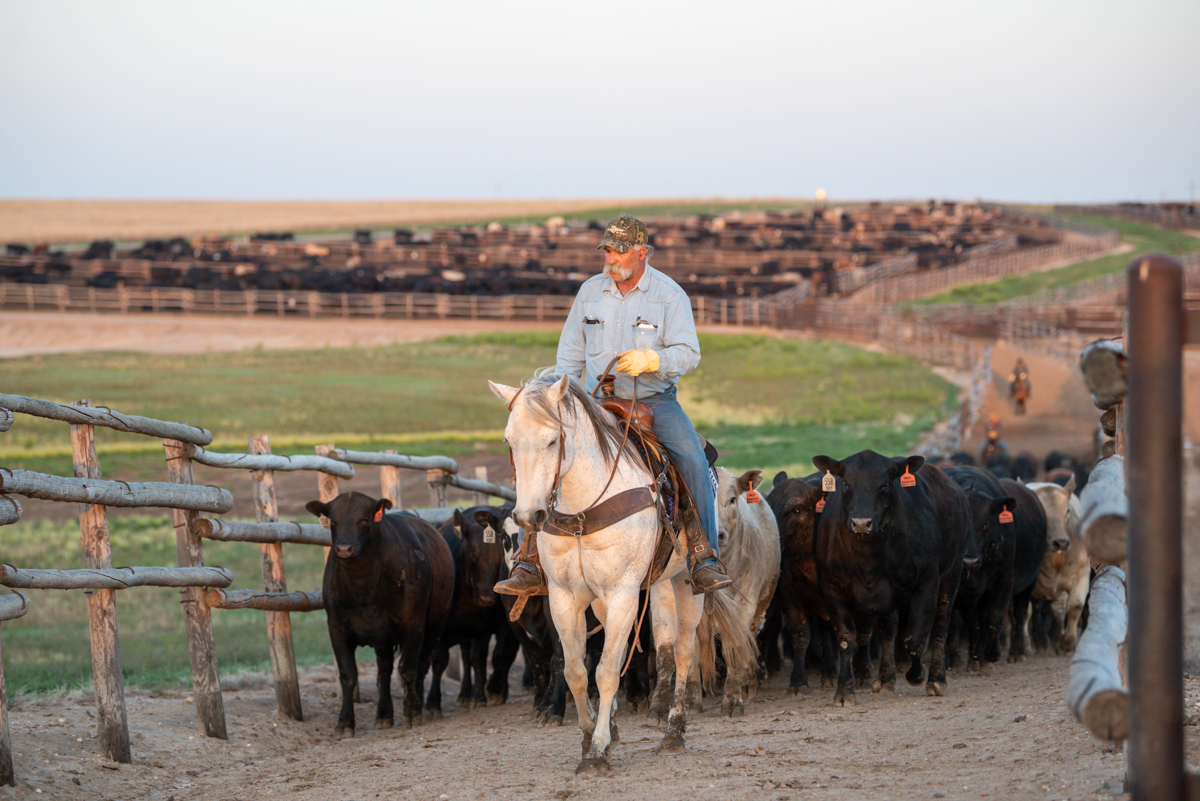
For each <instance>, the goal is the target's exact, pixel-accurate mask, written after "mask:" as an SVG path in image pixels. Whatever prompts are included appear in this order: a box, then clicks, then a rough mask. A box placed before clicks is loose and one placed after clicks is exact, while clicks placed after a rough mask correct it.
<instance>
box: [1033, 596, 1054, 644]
mask: <svg viewBox="0 0 1200 801" xmlns="http://www.w3.org/2000/svg"><path fill="white" fill-rule="evenodd" d="M1049 614H1050V602H1049V601H1045V600H1042V599H1041V598H1034V599H1033V601H1032V602H1031V604H1030V607H1029V640H1030V642H1031V643H1032V645H1033V651H1034V653H1038V654H1044V653H1046V652H1047V651H1049V650H1050V638H1049V637H1048V636H1046V635H1047V633H1048V632H1047V628H1046V618H1047V617H1048V616H1049Z"/></svg>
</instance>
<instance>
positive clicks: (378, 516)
mask: <svg viewBox="0 0 1200 801" xmlns="http://www.w3.org/2000/svg"><path fill="white" fill-rule="evenodd" d="M381 520H383V507H382V506H381V507H379V509H378V510H376V512H375V522H376V523H378V522H379V521H381Z"/></svg>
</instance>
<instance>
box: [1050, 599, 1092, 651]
mask: <svg viewBox="0 0 1200 801" xmlns="http://www.w3.org/2000/svg"><path fill="white" fill-rule="evenodd" d="M1088 586H1089V584H1088V582H1086V581H1080V582H1076V583H1075V586H1074V587H1072V588H1071V590H1070V592H1068V593H1067V610H1066V616H1065V619H1064V621H1063V632H1062V639H1061V640H1058V641H1057V642H1058V648H1059V651H1060V652H1061V653H1064V654H1070V653H1074V651H1075V645H1076V643H1078V642H1079V618H1080V616H1081V615H1083V605H1084V603H1086V602H1087V594H1088Z"/></svg>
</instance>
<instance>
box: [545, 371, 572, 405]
mask: <svg viewBox="0 0 1200 801" xmlns="http://www.w3.org/2000/svg"><path fill="white" fill-rule="evenodd" d="M570 381H571V377H570V376H569V375H564V376H563V377H562V378H560V379H558V380H557V381H555V382H554V383H553V384H551V385H550V388H549V389H547V390H546V399H547V400H549V401H550V402H551V403H558V402H559V401H560V400H562V399H563V396H564V395H566V394H567V385H568V384H569V383H570Z"/></svg>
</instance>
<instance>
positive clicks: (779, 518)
mask: <svg viewBox="0 0 1200 801" xmlns="http://www.w3.org/2000/svg"><path fill="white" fill-rule="evenodd" d="M821 497H822V493H821V481H820V476H819V475H818V476H816V477H815V481H813V482H812V483H810V482H809V481H808V480H805V479H799V478H788V477H787V473H783V472H781V473H779V474H778V475H776V476H775V483H774V486H773V487H772V489H771V493H770V494H769V495H767V505H768V506H770V507H771V511H773V512H774V513H775V522H776V523H777V524H778V525H779V553H780V562H779V582H778V584H776V587H775V597H774V598H772V599H771V607H769V608H768V610H767V616H768V617H772V616H773V613H774V612H775V608H778V611H779V614H780V615H781V616H782V625H783V628H784V629H785V630H786V631H787V633H788V636H789V639H790V641H791V645H792V675H791V679H790V680H789V682H788V694H789V695H796V694H798V693H804V694H805V695H808V692H809V689H808V674H807V671H806V670H805V657H806V654H807V652H808V645H809V638H810V637H811V636H812V634H813V632H814V630H816V629H817V628H818V621H824V622H825V625H824V626H822V627H821V628H822V630H827V629H828V620H829V615H828V614H826V613H825V602H824V599H823V598H822V597H821V587H820V584H819V583H818V582H817V562H816V555H815V554H814V551H813V536H814V534H815V532H816V525H817V520H818V519H819V517H820V515H819V513H818V512H817V510H816V506H817V503H818V501H820V500H821ZM766 630H767V627H765V626H764V631H766ZM826 653H827V654H828V651H826ZM764 667H765V664H764ZM827 667H828V666H827ZM827 675H828V676H829V677H832V670H830V671H828V674H827ZM824 679H825V677H824V676H823V677H822V682H821V683H822V685H823V684H824Z"/></svg>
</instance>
